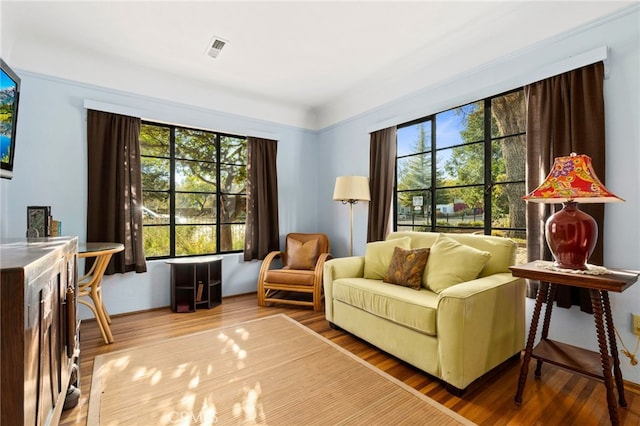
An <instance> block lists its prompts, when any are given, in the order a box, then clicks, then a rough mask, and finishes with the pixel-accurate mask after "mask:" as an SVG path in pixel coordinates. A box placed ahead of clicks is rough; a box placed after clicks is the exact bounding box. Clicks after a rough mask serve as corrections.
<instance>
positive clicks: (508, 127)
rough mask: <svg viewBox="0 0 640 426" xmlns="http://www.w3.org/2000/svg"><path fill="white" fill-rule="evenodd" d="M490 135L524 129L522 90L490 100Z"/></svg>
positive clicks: (505, 134)
mask: <svg viewBox="0 0 640 426" xmlns="http://www.w3.org/2000/svg"><path fill="white" fill-rule="evenodd" d="M491 121H492V126H491V127H492V128H491V137H494V138H495V137H500V136H509V135H515V134H517V133H524V132H525V131H526V115H525V103H524V91H522V90H518V91H517V92H513V93H508V94H506V95H503V96H498V97H497V98H493V99H492V100H491Z"/></svg>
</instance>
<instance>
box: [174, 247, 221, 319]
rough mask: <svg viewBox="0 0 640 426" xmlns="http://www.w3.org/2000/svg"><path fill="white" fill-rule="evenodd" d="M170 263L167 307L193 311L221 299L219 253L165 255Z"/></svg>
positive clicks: (218, 302) (216, 302) (217, 302)
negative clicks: (211, 254) (183, 255)
mask: <svg viewBox="0 0 640 426" xmlns="http://www.w3.org/2000/svg"><path fill="white" fill-rule="evenodd" d="M166 262H167V263H168V264H169V265H170V266H171V309H172V310H173V311H174V312H194V311H195V310H196V309H198V308H205V309H211V308H213V307H215V306H218V305H219V304H220V303H222V256H198V257H184V258H175V259H169V260H167V261H166Z"/></svg>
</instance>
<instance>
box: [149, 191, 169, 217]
mask: <svg viewBox="0 0 640 426" xmlns="http://www.w3.org/2000/svg"><path fill="white" fill-rule="evenodd" d="M142 196H143V199H144V206H143V207H142V224H143V225H168V224H169V194H168V193H166V192H144V193H143V195H142Z"/></svg>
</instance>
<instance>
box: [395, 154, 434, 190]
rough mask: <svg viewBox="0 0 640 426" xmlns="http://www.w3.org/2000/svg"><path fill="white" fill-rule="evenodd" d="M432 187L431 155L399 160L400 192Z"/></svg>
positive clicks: (413, 156) (419, 155)
mask: <svg viewBox="0 0 640 426" xmlns="http://www.w3.org/2000/svg"><path fill="white" fill-rule="evenodd" d="M430 187H431V154H418V155H412V156H411V157H405V158H400V159H398V190H400V191H403V190H406V189H424V188H430Z"/></svg>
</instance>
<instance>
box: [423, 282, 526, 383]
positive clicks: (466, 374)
mask: <svg viewBox="0 0 640 426" xmlns="http://www.w3.org/2000/svg"><path fill="white" fill-rule="evenodd" d="M436 327H437V335H438V342H439V343H438V351H439V358H440V360H441V361H442V364H441V368H442V377H443V378H444V380H445V381H447V382H449V383H451V384H453V385H454V386H456V387H458V388H459V389H464V388H466V386H467V385H468V384H469V383H471V381H473V380H474V379H475V378H477V377H479V375H481V374H482V373H483V372H485V371H489V370H490V369H491V368H493V367H495V366H497V365H498V364H500V363H502V362H503V361H505V360H506V359H508V358H510V357H511V356H513V355H514V354H516V353H518V352H519V351H520V350H522V349H523V348H524V339H525V281H524V280H523V279H522V278H515V277H513V276H512V275H511V273H498V274H493V275H489V276H486V277H483V278H478V279H475V280H472V281H468V282H466V283H461V284H457V285H454V286H452V287H449V288H447V289H445V290H443V291H442V292H441V293H440V295H439V301H438V314H437V319H436ZM444 360H446V361H444Z"/></svg>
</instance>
